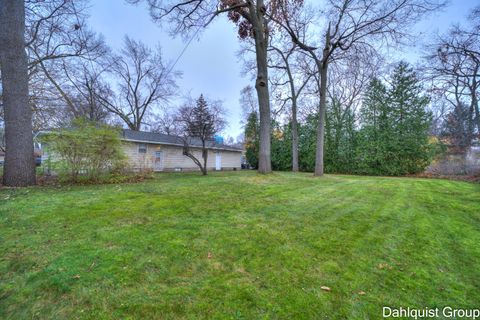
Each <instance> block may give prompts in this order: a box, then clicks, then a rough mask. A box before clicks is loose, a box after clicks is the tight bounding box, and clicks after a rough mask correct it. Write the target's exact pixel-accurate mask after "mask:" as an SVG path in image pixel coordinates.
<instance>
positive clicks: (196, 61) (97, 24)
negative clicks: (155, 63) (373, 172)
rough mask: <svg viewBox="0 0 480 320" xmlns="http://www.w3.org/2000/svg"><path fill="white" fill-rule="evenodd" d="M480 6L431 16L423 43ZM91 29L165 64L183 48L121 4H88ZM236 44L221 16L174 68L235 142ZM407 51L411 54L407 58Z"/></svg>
mask: <svg viewBox="0 0 480 320" xmlns="http://www.w3.org/2000/svg"><path fill="white" fill-rule="evenodd" d="M478 4H480V1H478V0H452V1H451V2H450V5H449V6H448V7H447V8H446V9H445V10H443V11H442V12H438V13H435V14H434V15H433V16H432V17H430V18H429V19H428V20H425V21H423V22H422V23H420V24H418V25H417V26H416V27H415V30H416V31H417V32H418V33H419V34H420V36H419V38H418V39H419V41H418V44H420V43H422V38H424V37H427V36H428V35H430V34H432V33H433V32H436V31H440V32H442V31H444V30H446V29H447V28H448V27H449V26H450V24H452V23H458V22H461V21H462V20H464V19H465V17H466V16H467V14H468V13H469V11H470V10H471V9H472V8H473V7H474V6H476V5H478ZM89 25H90V26H91V28H92V29H93V30H94V31H96V32H99V33H101V34H103V35H104V37H105V40H106V42H107V44H108V45H109V46H110V47H112V48H113V49H114V50H117V49H119V48H121V46H122V44H123V38H124V36H125V35H128V36H130V37H131V38H133V39H135V40H141V41H143V42H144V43H146V44H148V45H150V46H151V47H155V46H156V45H157V44H160V45H161V47H162V50H163V55H164V58H165V59H166V60H171V61H174V60H176V59H177V57H178V56H179V55H180V53H181V52H182V50H183V49H184V48H185V45H186V44H185V43H184V42H183V41H182V40H181V39H180V38H177V39H172V38H171V37H169V36H168V33H167V32H165V31H162V30H161V28H160V27H159V26H158V25H156V24H155V23H153V22H152V21H151V19H150V16H149V14H148V11H147V9H146V8H145V7H144V6H141V5H140V6H132V5H128V4H126V3H124V1H122V0H92V1H91V8H90V19H89ZM238 50H239V40H238V38H237V33H236V30H235V28H234V25H233V24H232V23H230V22H229V21H227V20H226V19H225V18H224V17H219V18H218V19H217V20H216V21H215V22H213V23H212V24H210V26H209V28H208V29H207V30H206V31H204V32H203V34H202V35H201V37H200V40H199V41H196V40H194V41H193V42H192V43H191V44H190V45H189V46H188V48H187V50H186V51H185V53H184V54H183V55H182V57H181V59H180V60H179V62H178V63H177V65H176V67H175V69H176V70H179V71H182V72H183V76H182V78H181V79H178V81H177V84H178V85H179V88H180V91H181V92H182V93H189V92H190V93H191V95H192V96H193V97H196V96H199V95H200V93H203V94H204V95H206V96H208V97H210V98H212V99H220V100H223V102H224V107H225V109H226V110H227V120H228V122H229V127H228V128H227V129H226V132H225V136H232V137H234V138H236V137H237V136H238V135H239V134H240V133H241V132H242V130H241V126H240V115H241V108H240V106H239V103H238V100H239V96H240V90H241V89H242V88H243V87H245V86H246V85H249V84H251V85H253V84H254V83H252V81H251V79H250V78H249V77H248V76H247V77H242V76H241V62H239V61H238V58H237V55H236V53H237V51H238ZM404 52H405V54H404V55H405V56H403V54H402V53H401V54H400V55H399V56H400V57H402V58H405V59H407V60H409V61H411V62H414V60H416V59H418V57H419V54H418V53H416V52H418V49H415V51H414V52H415V53H413V54H412V53H411V52H412V48H410V49H409V50H404ZM407 52H410V53H407ZM181 101H182V100H181V99H178V100H176V101H172V107H175V106H177V105H178V104H180V103H181Z"/></svg>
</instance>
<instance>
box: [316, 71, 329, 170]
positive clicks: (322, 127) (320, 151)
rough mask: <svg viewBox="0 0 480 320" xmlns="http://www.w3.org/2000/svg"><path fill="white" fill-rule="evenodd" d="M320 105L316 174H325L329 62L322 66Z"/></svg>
mask: <svg viewBox="0 0 480 320" xmlns="http://www.w3.org/2000/svg"><path fill="white" fill-rule="evenodd" d="M320 68H321V69H320V105H319V107H318V126H317V143H316V153H315V172H314V175H315V176H323V173H324V168H323V149H324V144H325V143H324V140H325V110H326V108H327V105H326V104H327V71H328V69H327V68H328V62H327V63H324V64H322V65H321V66H320Z"/></svg>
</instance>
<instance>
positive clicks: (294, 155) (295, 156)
mask: <svg viewBox="0 0 480 320" xmlns="http://www.w3.org/2000/svg"><path fill="white" fill-rule="evenodd" d="M292 171H293V172H298V122H297V98H296V97H295V96H293V97H292Z"/></svg>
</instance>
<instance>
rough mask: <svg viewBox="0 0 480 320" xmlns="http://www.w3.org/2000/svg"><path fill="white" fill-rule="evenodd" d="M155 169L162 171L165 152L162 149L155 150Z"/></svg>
mask: <svg viewBox="0 0 480 320" xmlns="http://www.w3.org/2000/svg"><path fill="white" fill-rule="evenodd" d="M154 170H155V171H162V170H163V152H162V151H155V166H154Z"/></svg>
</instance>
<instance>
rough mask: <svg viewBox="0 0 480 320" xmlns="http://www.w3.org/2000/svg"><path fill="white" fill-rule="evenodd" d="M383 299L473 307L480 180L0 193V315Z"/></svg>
mask: <svg viewBox="0 0 480 320" xmlns="http://www.w3.org/2000/svg"><path fill="white" fill-rule="evenodd" d="M322 286H328V287H330V288H331V291H330V292H327V291H324V290H322V289H321V287H322ZM362 291H363V292H364V293H365V294H360V293H362ZM384 305H385V306H395V307H400V306H403V307H408V306H410V307H430V308H433V307H443V306H453V307H458V308H468V307H470V308H473V307H476V308H478V307H479V305H480V185H474V184H469V183H465V182H454V181H446V180H425V179H413V178H382V177H376V178H375V177H353V176H334V175H328V176H326V177H324V178H321V179H319V178H313V177H311V176H310V175H309V174H291V173H275V174H272V175H266V176H260V175H257V174H256V173H254V172H231V173H216V174H211V175H209V176H207V177H202V176H200V175H199V174H197V173H196V174H161V175H158V176H157V177H156V178H155V179H154V180H149V181H147V182H143V183H139V184H125V185H105V186H76V187H63V188H28V189H19V190H5V189H4V190H0V319H76V318H79V319H198V318H209V319H212V318H214V319H379V318H381V315H382V309H381V308H382V306H384Z"/></svg>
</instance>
